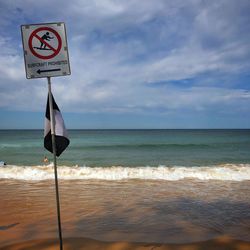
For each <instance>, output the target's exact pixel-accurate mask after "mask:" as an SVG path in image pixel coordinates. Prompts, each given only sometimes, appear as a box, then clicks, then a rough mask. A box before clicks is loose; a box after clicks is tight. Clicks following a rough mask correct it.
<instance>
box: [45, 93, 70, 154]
mask: <svg viewBox="0 0 250 250" xmlns="http://www.w3.org/2000/svg"><path fill="white" fill-rule="evenodd" d="M52 104H53V112H54V115H55V144H56V156H59V155H60V154H61V153H62V152H63V151H64V150H65V149H66V148H67V147H68V145H69V139H68V134H67V130H66V128H65V125H64V121H63V118H62V115H61V112H60V110H59V108H58V106H57V104H56V102H55V100H54V97H53V95H52ZM44 147H45V148H46V149H47V150H48V151H50V152H51V153H53V147H52V137H51V125H50V111H49V96H48V100H47V107H46V113H45V127H44Z"/></svg>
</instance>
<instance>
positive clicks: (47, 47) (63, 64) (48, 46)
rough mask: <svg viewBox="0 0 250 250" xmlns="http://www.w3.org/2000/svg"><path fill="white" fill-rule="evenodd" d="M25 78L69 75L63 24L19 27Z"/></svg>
mask: <svg viewBox="0 0 250 250" xmlns="http://www.w3.org/2000/svg"><path fill="white" fill-rule="evenodd" d="M21 32H22V40H23V50H24V62H25V70H26V77H27V78H28V79H31V78H42V77H53V76H65V75H70V65H69V55H68V45H67V36H66V29H65V24H64V23H43V24H28V25H21Z"/></svg>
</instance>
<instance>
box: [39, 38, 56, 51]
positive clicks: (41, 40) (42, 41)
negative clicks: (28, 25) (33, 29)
mask: <svg viewBox="0 0 250 250" xmlns="http://www.w3.org/2000/svg"><path fill="white" fill-rule="evenodd" d="M34 37H36V38H37V39H38V40H39V41H40V42H41V43H44V44H45V45H46V46H48V47H49V48H50V49H51V50H53V51H54V52H56V49H55V48H53V47H52V46H51V45H50V44H49V43H47V42H46V41H45V40H43V39H42V38H41V37H39V36H38V35H37V34H35V35H34Z"/></svg>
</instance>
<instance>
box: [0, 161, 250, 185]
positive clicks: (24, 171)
mask: <svg viewBox="0 0 250 250" xmlns="http://www.w3.org/2000/svg"><path fill="white" fill-rule="evenodd" d="M58 177H59V178H60V179H65V180H70V179H71V180H79V179H82V180H90V179H99V180H124V179H145V180H147V179H148V180H169V181H177V180H181V179H185V178H195V179H199V180H223V181H243V180H250V164H223V165H215V166H203V167H182V166H173V167H169V166H158V167H121V166H113V167H79V166H73V167H68V166H59V167H58ZM53 178H54V168H53V164H50V165H47V166H15V165H7V166H4V167H1V168H0V179H18V180H47V179H53Z"/></svg>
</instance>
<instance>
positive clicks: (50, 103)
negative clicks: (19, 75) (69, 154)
mask: <svg viewBox="0 0 250 250" xmlns="http://www.w3.org/2000/svg"><path fill="white" fill-rule="evenodd" d="M47 79H48V90H49V113H50V125H51V126H50V127H51V136H52V147H53V156H54V157H53V159H54V174H55V187H56V207H57V222H58V233H59V240H60V250H63V240H62V227H61V215H60V214H61V213H60V199H59V187H58V178H57V165H56V141H55V114H54V112H53V102H52V93H51V80H50V77H47Z"/></svg>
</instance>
